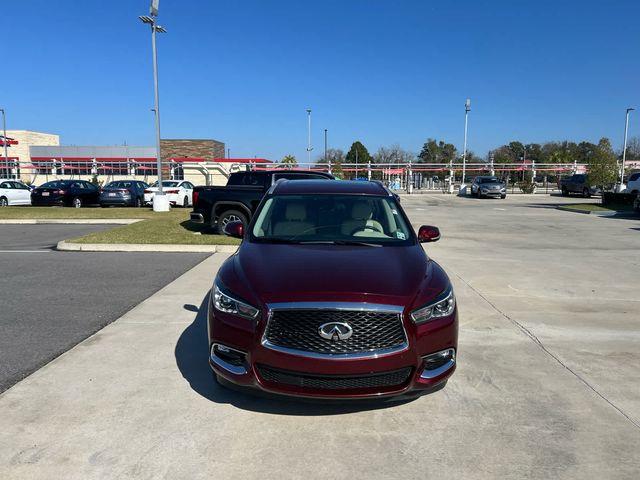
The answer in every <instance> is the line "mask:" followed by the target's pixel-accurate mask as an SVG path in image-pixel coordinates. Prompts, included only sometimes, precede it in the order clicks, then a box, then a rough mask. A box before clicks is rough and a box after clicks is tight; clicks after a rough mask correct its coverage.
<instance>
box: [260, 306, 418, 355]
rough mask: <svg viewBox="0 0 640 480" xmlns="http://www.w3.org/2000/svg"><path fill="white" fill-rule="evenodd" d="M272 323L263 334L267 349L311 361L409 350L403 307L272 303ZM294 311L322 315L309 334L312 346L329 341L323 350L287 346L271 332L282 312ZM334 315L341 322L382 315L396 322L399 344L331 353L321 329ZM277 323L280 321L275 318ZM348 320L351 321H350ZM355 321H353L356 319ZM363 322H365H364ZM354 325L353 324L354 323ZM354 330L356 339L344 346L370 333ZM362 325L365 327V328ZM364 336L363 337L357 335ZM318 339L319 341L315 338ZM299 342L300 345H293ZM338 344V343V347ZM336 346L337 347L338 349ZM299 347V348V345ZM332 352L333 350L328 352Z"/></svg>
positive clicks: (268, 324) (269, 310) (340, 350)
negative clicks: (322, 324) (313, 359)
mask: <svg viewBox="0 0 640 480" xmlns="http://www.w3.org/2000/svg"><path fill="white" fill-rule="evenodd" d="M267 307H268V320H267V326H266V328H265V330H264V333H263V335H262V346H263V347H265V348H269V349H271V350H275V351H278V352H282V353H288V354H291V355H298V356H301V357H307V358H317V359H325V360H341V359H345V358H349V359H358V358H363V359H365V358H378V357H383V356H387V355H392V354H396V353H399V352H403V351H405V350H408V348H409V344H408V340H407V332H406V330H405V327H404V322H403V318H402V316H403V310H404V307H402V306H399V305H384V304H375V303H364V302H363V303H351V302H291V303H272V304H268V305H267ZM292 311H299V312H301V313H302V314H309V315H314V314H316V316H318V317H319V318H318V319H317V320H316V322H315V323H316V324H313V322H311V325H308V326H307V330H308V331H306V332H304V334H305V335H308V336H309V337H310V339H312V340H313V342H312V343H314V344H316V345H318V344H320V345H322V343H321V342H325V344H324V345H322V347H323V348H319V349H318V350H321V351H314V350H310V349H302V348H296V345H286V344H281V343H287V342H281V341H279V340H277V339H274V335H272V332H271V331H270V329H271V328H272V326H273V323H272V322H274V317H275V316H276V315H277V313H278V312H286V313H291V312H292ZM331 313H335V314H336V315H338V316H341V319H343V320H344V316H345V315H347V317H348V316H349V315H354V316H360V317H362V316H363V315H365V316H366V315H373V316H376V315H382V316H385V317H386V320H385V321H386V322H390V321H392V322H393V323H395V328H396V331H395V332H393V333H394V335H393V336H394V337H395V341H394V342H392V344H390V345H386V346H378V347H376V348H360V349H357V350H356V351H353V350H352V351H347V350H349V349H347V348H333V350H334V351H330V350H331V348H330V347H331V345H330V344H331V342H330V341H328V340H324V339H322V338H321V337H320V336H319V335H318V333H317V328H318V327H319V326H320V324H321V323H324V322H326V321H327V318H322V314H325V315H328V314H329V315H330V314H331ZM275 321H277V318H276V319H275ZM346 321H348V320H346ZM352 322H353V320H352ZM360 323H362V322H360ZM350 325H351V324H350ZM351 326H352V327H355V328H354V336H353V340H352V339H349V340H347V341H344V342H343V343H342V345H345V344H346V343H349V342H351V343H352V344H353V343H354V342H357V341H358V340H361V337H362V335H365V334H366V332H363V331H361V330H359V329H358V325H355V326H354V325H351ZM361 326H362V325H361ZM357 334H360V335H357ZM315 337H317V338H315ZM291 343H294V344H295V343H296V342H291ZM335 345H338V344H335ZM335 345H334V347H335ZM298 346H299V345H298ZM327 350H329V351H327Z"/></svg>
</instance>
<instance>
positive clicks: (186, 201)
mask: <svg viewBox="0 0 640 480" xmlns="http://www.w3.org/2000/svg"><path fill="white" fill-rule="evenodd" d="M188 206H189V197H187V196H186V195H185V196H184V199H183V200H182V208H187V207H188Z"/></svg>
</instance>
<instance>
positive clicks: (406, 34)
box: [0, 0, 640, 160]
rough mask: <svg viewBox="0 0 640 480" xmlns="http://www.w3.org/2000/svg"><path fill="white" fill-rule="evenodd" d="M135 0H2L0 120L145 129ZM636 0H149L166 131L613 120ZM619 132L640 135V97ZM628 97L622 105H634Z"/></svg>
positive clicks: (407, 140)
mask: <svg viewBox="0 0 640 480" xmlns="http://www.w3.org/2000/svg"><path fill="white" fill-rule="evenodd" d="M148 7H149V1H148V0H109V1H104V0H102V1H98V0H85V1H82V2H80V1H77V0H56V1H45V0H29V1H20V2H5V4H4V5H3V26H2V29H3V34H2V38H3V43H4V46H5V48H3V50H4V52H5V55H4V57H5V62H4V65H3V67H4V68H3V69H2V73H0V106H1V107H4V108H5V109H6V111H7V121H8V124H7V128H8V129H28V130H38V131H45V132H52V133H57V134H59V135H60V136H61V142H62V143H63V144H67V145H70V144H74V145H118V144H123V143H124V142H127V143H128V144H129V145H153V144H154V125H153V116H152V115H153V114H152V113H151V111H150V108H152V106H153V91H152V69H151V39H150V32H149V28H148V27H147V26H145V25H143V24H141V23H140V21H139V20H138V19H137V17H138V15H144V14H147V13H148ZM638 18H640V2H638V1H637V0H608V1H593V0H587V1H574V0H567V1H562V0H553V1H552V0H537V1H518V0H511V1H506V0H491V1H489V0H485V1H482V0H464V1H463V0H459V1H455V0H441V1H433V0H406V1H403V0H325V1H323V2H309V1H289V0H286V1H285V0H282V1H278V0H269V1H267V0H245V1H239V0H224V1H223V0H206V1H205V0H200V1H196V0H162V1H161V2H160V20H159V23H160V24H162V25H163V26H165V28H166V29H167V30H168V33H167V34H164V35H161V36H159V38H158V62H159V71H160V97H161V99H160V100H161V101H160V105H161V115H162V136H163V137H164V138H214V139H218V140H221V141H223V142H225V143H227V146H228V147H229V148H230V149H231V156H232V157H254V156H257V157H265V158H269V159H272V160H279V159H281V158H282V157H283V156H284V155H285V154H289V153H290V154H293V155H295V156H296V157H297V158H298V159H299V160H304V159H306V151H305V149H306V146H307V145H306V143H307V119H306V112H305V109H306V108H311V109H312V110H313V113H312V137H313V140H312V143H313V145H314V147H315V149H314V152H313V157H314V158H315V157H316V156H318V155H320V154H321V153H322V151H323V148H324V140H323V135H324V134H323V132H324V129H325V128H326V129H328V134H329V135H328V136H329V146H330V147H336V148H342V149H344V150H347V149H348V148H349V146H350V145H351V143H352V142H353V141H355V140H360V141H362V142H363V143H364V144H365V146H366V147H367V148H368V149H369V151H370V152H371V153H373V152H375V151H376V150H377V149H378V147H380V146H388V145H391V144H394V143H398V144H400V145H401V146H402V147H403V148H405V149H407V150H410V151H414V152H416V153H417V152H419V150H420V148H421V146H422V144H423V143H424V141H425V140H426V139H427V138H428V137H435V138H437V139H443V140H446V141H447V142H451V143H454V144H456V145H457V146H458V148H460V149H461V148H462V142H463V131H464V101H465V98H467V97H470V98H471V99H472V111H471V113H470V116H469V148H470V149H471V150H473V151H474V152H476V153H478V154H480V155H485V154H486V153H487V151H488V150H489V149H491V148H494V147H497V146H499V145H501V144H503V143H506V142H509V141H511V140H516V139H517V140H520V141H523V142H526V143H530V142H544V141H548V140H562V139H569V140H575V141H581V140H588V141H594V142H595V141H597V140H598V139H599V138H600V137H601V136H608V137H610V138H611V140H612V142H613V145H614V146H615V147H616V148H620V147H621V144H622V138H623V133H624V113H625V109H626V108H627V107H628V106H636V107H640V61H638V54H639V53H640V29H639V28H638ZM634 113H636V115H634V116H632V117H631V123H630V135H631V136H638V135H640V111H639V112H634ZM632 115H633V114H632Z"/></svg>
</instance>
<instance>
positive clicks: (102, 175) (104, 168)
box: [0, 130, 272, 185]
mask: <svg viewBox="0 0 640 480" xmlns="http://www.w3.org/2000/svg"><path fill="white" fill-rule="evenodd" d="M10 133H11V135H10ZM7 137H8V138H10V139H13V140H12V141H10V142H9V141H8V142H7V143H8V144H9V145H10V148H11V152H10V153H9V152H8V155H7V156H8V159H3V160H4V161H3V162H0V169H2V170H0V176H7V177H11V178H21V179H22V180H24V181H27V182H30V183H34V184H42V183H44V182H47V181H49V180H55V179H60V178H65V179H67V178H79V179H80V178H81V179H84V180H92V179H94V178H95V179H96V180H97V181H99V182H102V183H105V182H108V181H111V180H121V179H134V178H135V179H138V180H143V181H146V182H149V183H151V182H154V181H155V180H156V179H157V174H158V173H157V160H156V149H155V147H139V146H128V145H121V146H120V145H119V146H71V145H60V138H59V136H58V135H53V134H47V133H40V132H30V131H26V130H11V131H9V130H7ZM1 145H2V142H1V141H0V146H1ZM160 152H161V153H160V156H161V158H162V176H163V179H176V180H189V181H191V182H192V183H194V184H196V185H202V184H205V185H224V184H226V181H227V178H228V177H229V174H230V173H231V172H234V171H238V170H244V169H247V168H251V166H252V165H253V164H267V163H272V162H270V161H269V160H266V159H262V158H251V159H248V158H235V159H228V158H224V153H225V144H224V143H222V142H219V141H217V140H206V139H162V140H160Z"/></svg>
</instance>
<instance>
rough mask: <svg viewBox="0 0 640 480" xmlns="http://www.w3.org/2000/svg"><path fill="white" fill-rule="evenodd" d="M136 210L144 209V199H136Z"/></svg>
mask: <svg viewBox="0 0 640 480" xmlns="http://www.w3.org/2000/svg"><path fill="white" fill-rule="evenodd" d="M134 206H135V207H136V208H140V207H142V199H141V198H140V197H137V198H136V203H135V205H134Z"/></svg>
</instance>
